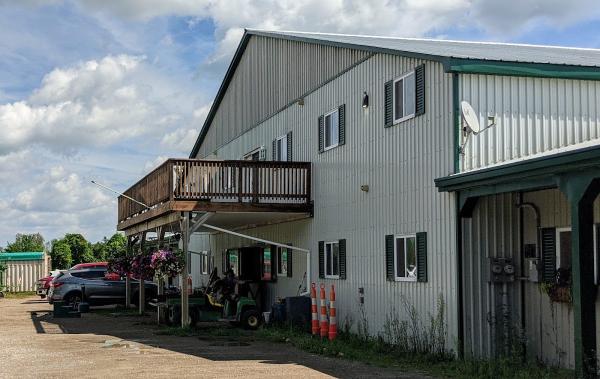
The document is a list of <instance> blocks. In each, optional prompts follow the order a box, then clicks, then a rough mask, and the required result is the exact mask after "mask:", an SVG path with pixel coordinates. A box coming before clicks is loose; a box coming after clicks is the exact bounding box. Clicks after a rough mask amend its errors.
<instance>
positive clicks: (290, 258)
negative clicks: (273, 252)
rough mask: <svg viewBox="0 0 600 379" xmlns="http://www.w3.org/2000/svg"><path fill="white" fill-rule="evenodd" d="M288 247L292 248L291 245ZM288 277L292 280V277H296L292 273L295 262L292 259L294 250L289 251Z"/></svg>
mask: <svg viewBox="0 0 600 379" xmlns="http://www.w3.org/2000/svg"><path fill="white" fill-rule="evenodd" d="M288 246H292V244H291V243H288ZM287 260H288V261H287V265H288V266H287V276H288V278H291V277H292V276H294V274H293V273H292V262H293V261H294V259H293V258H292V249H287Z"/></svg>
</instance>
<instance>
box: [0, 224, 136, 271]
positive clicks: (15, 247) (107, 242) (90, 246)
mask: <svg viewBox="0 0 600 379" xmlns="http://www.w3.org/2000/svg"><path fill="white" fill-rule="evenodd" d="M126 246H127V239H126V238H125V236H124V235H123V234H120V233H115V234H113V235H112V236H111V237H110V238H106V237H104V238H103V239H102V240H101V241H98V242H95V243H91V242H88V241H87V240H86V239H85V237H83V235H81V234H79V233H67V234H65V236H64V237H63V238H60V239H53V240H52V241H51V242H49V243H48V244H45V243H44V237H42V235H41V234H40V233H34V234H17V235H16V237H15V241H14V242H7V245H6V247H5V248H4V249H0V251H10V252H28V251H29V252H31V251H48V252H49V254H50V257H51V260H52V267H53V268H56V269H66V268H69V267H71V266H73V265H76V264H78V263H86V262H104V261H107V260H108V259H109V258H110V257H111V256H116V255H121V254H124V253H125V250H126Z"/></svg>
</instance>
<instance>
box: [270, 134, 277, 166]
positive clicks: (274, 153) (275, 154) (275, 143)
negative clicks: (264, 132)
mask: <svg viewBox="0 0 600 379" xmlns="http://www.w3.org/2000/svg"><path fill="white" fill-rule="evenodd" d="M271 157H272V158H271V160H272V161H276V160H277V139H274V140H273V153H272V154H271Z"/></svg>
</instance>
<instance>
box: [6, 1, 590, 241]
mask: <svg viewBox="0 0 600 379" xmlns="http://www.w3.org/2000/svg"><path fill="white" fill-rule="evenodd" d="M0 25H1V33H0V130H1V131H2V133H3V134H2V137H0V182H1V183H2V184H3V185H2V186H1V187H0V246H2V245H4V241H10V240H12V239H13V238H14V235H15V234H16V233H20V232H26V233H31V232H41V233H42V234H43V235H44V236H45V237H46V239H52V238H57V237H60V236H62V235H64V234H65V233H68V232H81V233H83V234H84V235H85V236H86V237H87V238H88V239H90V240H92V241H95V240H98V239H100V238H102V237H103V236H109V235H111V234H112V233H114V232H115V224H116V200H115V197H114V196H113V195H112V194H111V193H107V192H105V191H103V190H101V189H99V188H96V187H94V186H93V185H91V184H90V180H92V179H94V180H97V181H99V182H102V183H105V184H107V185H109V186H112V187H114V188H116V189H118V190H124V189H126V188H127V187H128V186H129V185H130V184H131V183H133V182H135V181H136V180H137V179H138V178H139V177H140V176H141V175H143V174H144V173H145V172H147V171H148V170H150V169H151V168H152V167H154V166H155V165H156V164H158V163H159V162H160V161H161V160H163V159H164V158H165V157H182V156H183V157H185V156H187V155H188V153H189V150H190V149H191V146H192V144H193V142H194V139H195V137H196V136H197V134H198V132H199V130H200V128H201V126H202V122H203V121H204V118H205V117H206V114H207V112H208V109H209V107H210V104H211V101H212V99H213V97H214V95H215V92H216V90H217V89H218V86H219V85H220V82H221V79H222V76H223V74H224V72H225V70H226V68H227V65H228V64H229V60H230V59H231V56H232V54H233V51H234V50H235V48H236V46H237V43H238V42H239V38H240V36H241V35H242V32H243V28H244V27H252V28H262V29H280V30H303V31H319V32H338V33H353V34H370V35H390V36H399V37H402V36H409V37H420V36H423V37H431V38H445V39H464V40H491V41H502V42H519V43H531V44H549V45H565V46H578V47H589V48H600V5H596V2H595V1H591V0H575V1H571V2H569V6H568V7H565V6H564V2H562V1H556V0H545V1H542V0H539V1H522V0H521V1H516V0H507V1H503V2H497V1H484V0H437V1H433V0H423V1H418V2H416V1H389V0H373V1H358V0H332V1H329V2H322V1H317V0H306V1H304V2H297V1H288V0H283V1H274V0H262V1H254V0H223V1H208V0H177V1H173V2H169V1H162V0H147V1H142V2H141V1H136V0H121V1H103V0H81V1H69V0H49V1H42V0H23V1H20V2H13V1H7V0H0Z"/></svg>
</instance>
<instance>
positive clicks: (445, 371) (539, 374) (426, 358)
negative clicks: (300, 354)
mask: <svg viewBox="0 0 600 379" xmlns="http://www.w3.org/2000/svg"><path fill="white" fill-rule="evenodd" d="M113 311H114V310H113ZM105 314H106V315H109V314H110V313H109V312H106V313H105ZM154 333H155V334H157V335H169V336H179V337H198V338H200V339H208V340H228V341H239V342H252V341H265V342H270V343H284V344H291V345H293V346H295V347H297V348H298V349H300V350H303V351H306V352H309V353H312V354H318V355H323V356H327V357H335V358H338V359H348V360H352V361H359V362H362V363H364V364H367V365H375V366H380V367H388V368H393V369H396V370H402V371H406V372H419V373H425V374H429V375H432V376H435V377H444V378H490V379H491V378H494V379H495V378H507V379H508V378H523V379H525V378H548V379H560V378H572V377H573V376H574V373H573V371H570V370H564V369H557V368H551V367H545V366H542V365H539V364H537V363H536V362H523V361H522V360H520V359H519V358H502V359H495V360H474V359H471V360H457V359H453V358H451V357H449V356H448V355H439V354H438V355H431V354H429V355H428V354H415V353H407V352H405V351H401V350H400V349H398V348H396V347H394V346H393V345H390V344H388V343H385V342H383V341H381V340H380V339H376V338H371V339H367V340H365V339H364V338H360V337H359V336H357V335H355V334H350V333H343V332H340V333H339V335H338V338H337V339H336V340H334V341H329V340H327V339H323V340H322V339H320V338H315V337H313V336H311V335H310V334H308V333H306V332H303V331H299V330H297V329H292V328H289V327H277V326H272V327H262V328H260V329H259V330H257V331H248V330H244V329H241V328H237V327H233V326H230V325H226V324H223V323H218V322H211V323H208V322H207V323H199V324H198V326H196V327H187V328H180V327H178V326H164V325H161V326H159V327H158V329H157V330H156V331H155V332H154Z"/></svg>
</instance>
